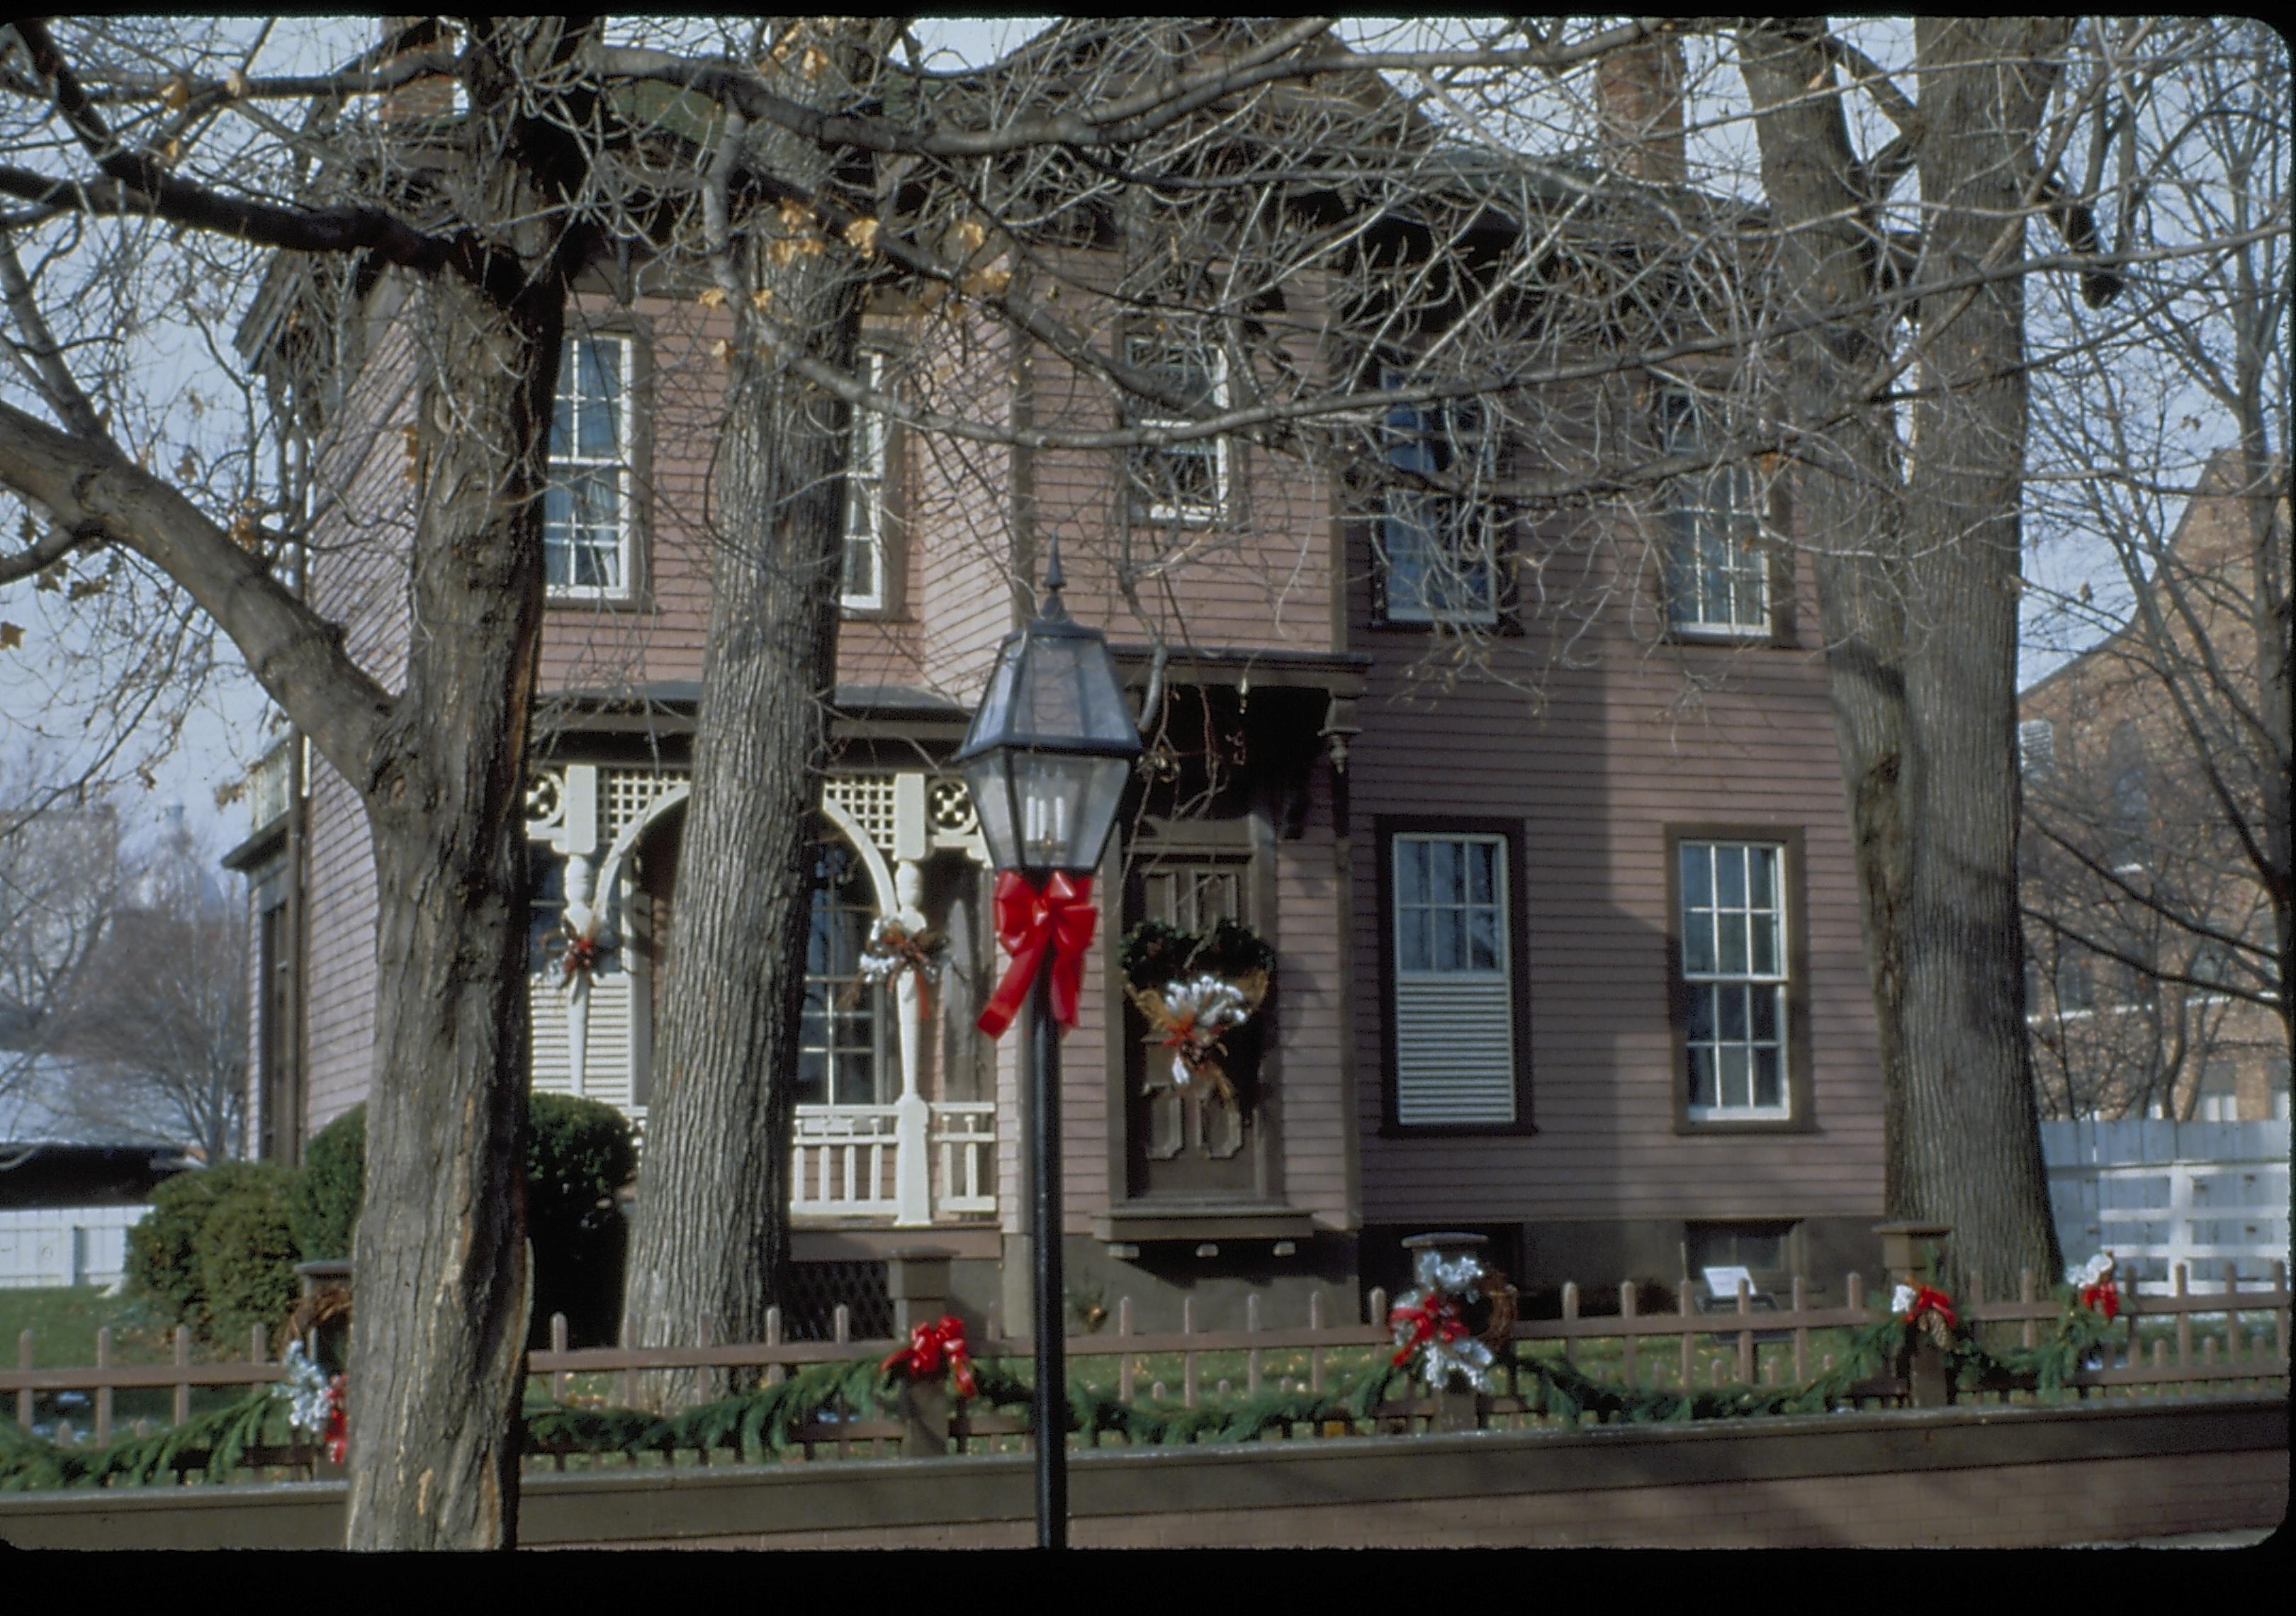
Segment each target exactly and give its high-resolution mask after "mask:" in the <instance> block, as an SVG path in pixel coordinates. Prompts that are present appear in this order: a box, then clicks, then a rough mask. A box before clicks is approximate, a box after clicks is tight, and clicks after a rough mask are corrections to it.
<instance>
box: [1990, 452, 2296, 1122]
mask: <svg viewBox="0 0 2296 1616" xmlns="http://www.w3.org/2000/svg"><path fill="white" fill-rule="evenodd" d="M2239 465H2240V463H2239V461H2238V460H2237V458H2236V457H2235V455H2233V454H2231V453H2230V452H2228V451H2227V452H2225V453H2220V454H2218V455H2216V456H2215V457H2214V458H2213V459H2211V460H2210V463H2209V464H2208V466H2207V467H2206V468H2205V470H2204V471H2203V472H2202V476H2201V478H2200V480H2199V482H2198V485H2197V486H2196V488H2194V493H2193V496H2192V497H2191V499H2190V500H2189V502H2188V503H2187V504H2186V506H2185V512H2184V515H2183V518H2182V520H2181V521H2179V522H2178V523H2177V528H2176V529H2175V531H2174V533H2173V534H2172V535H2171V536H2170V537H2169V540H2168V542H2167V544H2166V545H2165V546H2163V547H2162V550H2161V554H2159V555H2158V556H2156V557H2150V558H2147V559H2148V563H2149V569H2150V578H2151V581H2150V583H2149V584H2148V587H2147V590H2146V596H2145V598H2144V599H2143V600H2141V601H2140V602H2139V604H2138V607H2137V608H2136V610H2135V611H2132V615H2131V619H2130V620H2129V621H2128V623H2127V624H2125V625H2124V626H2123V627H2122V628H2120V629H2118V630H2117V631H2115V632H2114V633H2112V635H2110V636H2107V637H2106V638H2105V639H2103V641H2101V642H2100V643H2099V644H2096V645H2095V646H2093V647H2091V648H2090V649H2089V650H2087V651H2086V652H2082V653H2081V654H2080V655H2079V657H2077V658H2075V659H2074V660H2071V661H2070V662H2068V663H2066V664H2065V665H2064V666H2062V667H2061V668H2059V669H2056V670H2055V671H2054V672H2053V673H2051V674H2049V675H2048V676H2047V677H2045V678H2042V679H2040V680H2038V681H2037V682H2036V683H2035V684H2034V685H2032V686H2031V687H2030V688H2029V689H2028V690H2027V691H2025V693H2023V695H2022V696H2021V699H2020V702H2019V709H2018V710H2019V716H2020V718H2021V724H2020V730H2019V742H2020V750H2021V754H2022V766H2023V772H2024V790H2025V799H2026V808H2027V815H2026V824H2027V829H2026V835H2025V839H2024V844H2023V853H2022V862H2021V868H2022V872H2023V880H2024V885H2025V902H2026V908H2027V911H2028V914H2029V915H2030V917H2031V918H2030V921H2029V923H2028V927H2027V948H2028V954H2029V956H2030V964H2031V976H2030V982H2029V989H2028V1007H2029V1011H2030V1024H2031V1027H2032V1030H2033V1038H2034V1060H2035V1066H2036V1070H2037V1073H2038V1078H2039V1081H2040V1085H2041V1094H2042V1102H2043V1115H2045V1116H2050V1117H2088V1116H2101V1117H2104V1118H2113V1117H2120V1116H2124V1115H2127V1116H2147V1115H2149V1116H2155V1117H2169V1118H2176V1119H2197V1120H2207V1121H2235V1120H2257V1119H2261V1118H2267V1117H2281V1118H2285V1117H2286V1116H2287V1115H2288V1106H2289V1045H2288V1033H2287V1027H2286V1023H2285V1021H2284V1020H2283V1019H2282V1016H2281V1014H2280V1013H2279V1011H2278V1010H2277V1009H2276V1007H2275V1006H2274V1005H2273V1003H2272V996H2273V995H2274V994H2275V992H2276V991H2277V990H2278V988H2279V981H2278V977H2277V972H2276V963H2275V958H2274V954H2275V949H2276V942H2275V937H2274V920H2273V911H2272V906H2271V900H2270V897H2269V893H2268V891H2267V887H2266V885H2265V883H2264V882H2263V880H2262V879H2261V878H2260V877H2259V874H2258V871H2257V867H2256V864H2255V862H2254V860H2253V859H2252V858H2251V857H2249V856H2248V854H2247V851H2246V849H2245V848H2244V847H2243V838H2242V834H2241V833H2240V831H2239V830H2238V829H2237V828H2235V824H2233V822H2232V820H2231V818H2230V816H2228V815H2227V812H2226V798H2227V797H2229V798H2230V799H2231V800H2233V801H2234V802H2235V803H2236V804H2237V805H2238V807H2239V808H2240V811H2241V816H2242V818H2243V821H2244V822H2245V823H2246V824H2247V825H2248V826H2249V828H2250V833H2251V834H2257V835H2260V836H2262V837H2263V838H2264V839H2265V840H2266V841H2267V845H2268V842H2269V841H2270V839H2271V836H2272V833H2271V832H2270V830H2269V829H2268V826H2269V822H2270V814H2269V812H2268V810H2267V807H2266V801H2265V795H2264V793H2265V790H2266V789H2267V786H2268V783H2269V774H2270V771H2271V770H2272V769H2273V768H2274V767H2278V766H2277V765H2276V763H2275V761H2274V758H2273V755H2272V743H2271V742H2268V741H2267V742H2259V734H2258V733H2257V732H2256V731H2255V729H2254V728H2253V723H2254V718H2253V715H2255V714H2256V713H2257V712H2258V710H2259V707H2260V705H2261V704H2260V703H2259V701H2258V700H2257V698H2258V695H2259V692H2260V690H2261V689H2262V685H2263V681H2264V680H2265V679H2266V678H2268V677H2270V672H2269V669H2268V668H2260V667H2259V661H2260V660H2264V661H2268V660H2269V659H2268V656H2267V657H2266V658H2263V659H2259V643H2260V640H2261V643H2263V644H2266V645H2267V647H2268V645H2269V643H2270V642H2269V628H2268V625H2269V623H2270V621H2271V619H2272V617H2273V614H2274V611H2275V607H2274V605H2273V603H2274V601H2276V602H2277V607H2276V611H2277V614H2278V622H2279V627H2278V633H2279V635H2280V636H2286V634H2287V632H2288V628H2287V607H2288V580H2289V554H2288V542H2289V537H2288V536H2289V523H2288V496H2287V491H2286V475H2285V471H2286V469H2285V466H2284V464H2281V465H2276V466H2275V467H2274V468H2273V470H2272V472H2271V477H2270V483H2271V487H2270V488H2269V489H2268V490H2267V492H2266V493H2265V494H2264V495H2263V496H2261V497H2260V500H2259V501H2258V502H2257V503H2259V504H2260V506H2261V510H2262V512H2264V513H2268V514H2267V516H2266V519H2265V521H2263V522H2262V523H2261V524H2259V525H2260V528H2261V531H2260V532H2259V529H2258V527H2256V526H2251V497H2250V496H2244V495H2243V491H2242V489H2241V486H2240V474H2239ZM2259 611H2261V614H2262V615H2261V619H2259ZM2259 621H2261V623H2262V624H2263V625H2264V626H2265V627H2264V628H2261V629H2260V628H2259ZM2153 625H2157V627H2156V626H2153ZM2285 643H2286V642H2285V638H2284V637H2283V638H2282V640H2281V641H2280V644H2282V645H2283V646H2284V645H2285ZM2280 677H2282V678H2285V677H2286V676H2285V673H2284V672H2283V673H2282V675H2281V676H2280ZM2287 743H2288V737H2287V736H2286V735H2285V734H2282V735H2280V736H2279V737H2278V741H2277V745H2278V746H2280V747H2282V748H2284V747H2285V746H2286V745H2287ZM2279 756H2280V758H2281V759H2284V758H2285V752H2284V751H2282V752H2281V753H2280V754H2279ZM2287 834H2288V828H2287V824H2286V823H2285V821H2283V822H2282V823H2281V824H2280V826H2279V828H2278V832H2277V836H2278V838H2279V841H2280V842H2281V846H2280V848H2279V850H2278V854H2277V857H2278V858H2279V860H2280V861H2281V864H2282V867H2283V868H2285V867H2286V860H2287V857H2288V852H2287V848H2286V845H2285V841H2286V837H2287Z"/></svg>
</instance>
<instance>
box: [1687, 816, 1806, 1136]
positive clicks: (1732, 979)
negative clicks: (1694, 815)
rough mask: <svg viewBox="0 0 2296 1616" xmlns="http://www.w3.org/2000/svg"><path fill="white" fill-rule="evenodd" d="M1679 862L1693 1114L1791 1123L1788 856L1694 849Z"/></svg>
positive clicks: (1696, 845)
mask: <svg viewBox="0 0 2296 1616" xmlns="http://www.w3.org/2000/svg"><path fill="white" fill-rule="evenodd" d="M1677 856H1678V857H1679V858H1680V861H1681V862H1680V869H1679V872H1678V874H1679V877H1680V891H1681V898H1682V914H1681V916H1680V919H1681V923H1682V977H1683V987H1684V989H1685V1022H1684V1027H1683V1047H1684V1054H1685V1064H1686V1067H1687V1070H1686V1073H1685V1077H1686V1080H1687V1082H1688V1085H1689V1106H1688V1114H1689V1116H1690V1118H1691V1120H1693V1121H1697V1120H1740V1119H1743V1120H1757V1119H1765V1118H1784V1117H1787V1116H1789V1115H1790V1114H1791V1104H1790V1102H1789V1099H1788V1090H1787V1085H1786V1054H1787V1051H1786V1029H1787V1002H1786V996H1787V988H1788V965H1787V959H1786V883H1785V849H1784V846H1783V845H1781V844H1778V843H1775V842H1760V841H1683V842H1681V843H1680V844H1679V846H1678V848H1677Z"/></svg>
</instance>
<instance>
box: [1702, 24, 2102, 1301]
mask: <svg viewBox="0 0 2296 1616" xmlns="http://www.w3.org/2000/svg"><path fill="white" fill-rule="evenodd" d="M2059 26H2060V25H2057V24H2054V23H2053V24H2047V25H2035V24H2032V23H2030V22H2027V21H1990V22H1981V23H1974V24H1971V23H1950V24H1948V23H1926V22H1925V23H1923V25H1922V31H1921V34H1920V40H1919V49H1920V56H1921V62H1922V66H1923V85H1924V93H1923V97H1922V103H1921V107H1920V118H1921V122H1922V134H1921V152H1920V157H1921V176H1922V189H1923V217H1924V226H1925V241H1926V244H1927V252H1926V255H1925V258H1924V273H1925V275H1927V276H1929V277H1933V278H1939V279H1941V278H1944V277H1946V276H1948V275H1956V274H1966V273H1968V272H1969V271H1971V270H1972V269H1974V268H1975V267H1978V265H1979V264H1980V262H1982V261H1985V260H1987V259H1993V260H1995V261H2000V260H2002V259H2003V258H2005V257H2006V258H2013V257H2014V256H2015V253H2016V250H2017V248H2018V247H2019V246H2020V245H2021V242H2022V230H2021V226H2019V227H2017V229H2016V230H2015V232H2014V239H2013V240H2012V241H2009V242H2004V240H2003V232H2004V228H2005V221H2008V220H2013V219H2015V218H2017V217H2020V216H2021V214H2022V213H2024V212H2026V211H2028V210H2029V204H2030V199H2029V198H2028V197H2027V196H2026V195H2025V193H2024V188H2025V186H2026V185H2027V183H2028V182H2029V181H2030V174H2031V168H2032V163H2031V147H2032V143H2033V138H2034V131H2035V128H2036V126H2037V124H2038V118H2039V114H2040V111H2041V106H2042V102H2043V99H2044V96H2045V94H2046V87H2047V82H2048V74H2049V72H2050V69H2049V68H2048V67H2047V66H2046V63H2045V62H2043V61H2042V60H2041V59H2042V58H2044V57H2045V56H2046V53H2047V52H2048V50H2049V49H2051V48H2053V45H2054V41H2053V40H2052V39H2051V38H2046V37H2043V35H2044V34H2046V33H2047V31H2048V30H2049V29H2057V28H2058V27H2059ZM2054 39H2055V40H2061V39H2062V33H2058V34H2056V35H2055V36H2054ZM1741 55H1742V62H1743V72H1744V76H1745V79H1746V83H1747V87H1748V90H1749V93H1750V94H1751V97H1752V101H1753V104H1754V107H1755V111H1756V117H1755V127H1756V132H1757V135H1758V139H1759V144H1760V149H1761V163H1762V175H1763V182H1764V186H1765V189H1766V191H1767V194H1768V196H1769V199H1770V204H1771V208H1772V210H1773V215H1774V218H1773V223H1774V226H1775V233H1776V240H1777V242H1778V258H1777V269H1778V275H1777V281H1776V285H1777V288H1778V294H1777V295H1778V296H1779V299H1780V301H1781V304H1782V307H1781V308H1779V309H1778V311H1777V312H1778V313H1780V314H1781V315H1785V316H1805V315H1821V314H1823V315H1825V318H1824V319H1823V320H1822V321H1820V322H1819V323H1817V324H1813V325H1810V326H1809V327H1808V329H1807V330H1806V331H1804V332H1800V333H1797V334H1794V335H1792V336H1789V337H1787V338H1785V339H1784V340H1783V341H1781V343H1780V344H1779V353H1778V365H1777V370H1778V373H1780V374H1781V375H1782V377H1783V378H1784V403H1785V407H1786V410H1787V412H1788V414H1789V416H1790V419H1791V421H1792V424H1793V425H1795V426H1796V427H1798V428H1800V429H1801V430H1803V431H1806V432H1808V434H1809V437H1808V439H1807V440H1806V441H1807V442H1808V448H1807V449H1806V451H1805V453H1804V455H1803V457H1802V461H1801V464H1800V468H1799V472H1800V474H1799V476H1798V478H1797V481H1796V499H1797V504H1798V505H1799V507H1800V509H1799V514H1800V519H1801V524H1802V528H1803V531H1804V535H1805V537H1806V538H1807V540H1808V543H1809V544H1810V546H1811V547H1812V549H1813V551H1814V552H1815V557H1816V561H1815V570H1816V581H1817V586H1818V597H1819V609H1820V612H1821V615H1822V617H1823V619H1824V622H1825V632H1826V638H1827V644H1828V670H1829V689H1830V693H1831V698H1832V703H1833V713H1834V719H1835V728H1836V733H1837V737H1838V741H1839V746H1840V751H1841V764H1842V775H1843V780H1844V784H1845V787H1846V791H1847V799H1848V808H1849V821H1850V829H1851V833H1852V837H1853V840H1854V844H1855V849H1856V857H1857V871H1858V876H1859V901H1860V906H1861V911H1862V917H1863V920H1864V923H1865V926H1864V929H1865V939H1866V964H1867V969H1868V972H1869V974H1870V977H1871V980H1872V983H1873V990H1874V1012H1875V1019H1876V1022H1877V1025H1878V1029H1879V1034H1880V1046H1881V1049H1880V1053H1881V1059H1882V1090H1883V1103H1884V1112H1883V1115H1884V1131H1885V1161H1886V1167H1885V1173H1884V1185H1883V1203H1884V1207H1885V1210H1887V1212H1888V1214H1889V1215H1890V1217H1892V1218H1919V1219H1923V1220H1934V1221H1938V1222H1943V1223H1948V1224H1951V1225H1952V1226H1954V1229H1955V1237H1954V1240H1953V1243H1952V1246H1951V1248H1950V1249H1951V1251H1952V1253H1953V1258H1954V1263H1955V1266H1956V1268H1957V1269H1958V1270H1959V1271H1960V1273H1961V1274H1966V1273H1969V1272H1980V1273H1981V1274H1982V1275H1983V1276H1984V1278H1985V1280H1986V1282H1987V1284H1988V1285H1989V1288H1991V1289H1992V1290H1993V1292H1994V1293H1995V1294H1997V1295H1999V1294H2008V1293H2011V1292H2012V1290H2013V1287H2014V1286H2015V1284H2016V1283H2017V1276H2018V1274H2019V1271H2020V1270H2021V1269H2028V1268H2030V1269H2033V1270H2036V1271H2038V1272H2040V1273H2043V1274H2048V1275H2053V1274H2054V1272H2055V1271H2056V1268H2057V1267H2058V1252H2057V1249H2056V1237H2055V1230H2054V1223H2053V1221H2052V1219H2051V1217H2050V1212H2049V1201H2048V1187H2047V1180H2046V1175H2045V1173H2044V1170H2043V1167H2042V1162H2041V1153H2040V1136H2039V1128H2038V1109H2037V1105H2036V1100H2035V1095H2034V1090H2033V1081H2032V1074H2031V1070H2030V1062H2029V1055H2028V1051H2027V1045H2026V1038H2025V1025H2024V1012H2023V1006H2024V977H2023V947H2022V937H2021V928H2020V924H2019V915H2018V907H2017V882H2016V874H2017V868H2016V824H2017V811H2018V796H2017V792H2018V780H2017V775H2016V771H2015V767H2014V757H2015V744H2014V742H2015V723H2016V706H2015V692H2016V632H2015V630H2016V602H2017V590H2018V578H2019V566H2020V553H2019V541H2018V511H2019V504H2020V497H2021V477H2022V472H2023V454H2024V443H2025V388H2024V382H2023V380H2022V373H2021V369H2020V366H2021V364H2022V360H2023V311H2022V301H2021V293H2020V290H2019V287H2018V285H2017V283H2016V282H2015V281H2014V280H2010V279H2004V280H2001V281H1997V282H1993V283H1989V284H1986V285H1983V286H1980V288H1978V289H1977V290H1976V291H1974V292H1973V293H1971V294H1968V295H1966V296H1936V297H1933V298H1931V299H1930V300H1929V302H1928V303H1927V304H1925V305H1923V306H1922V307H1921V308H1920V318H1921V324H1919V326H1918V334H1919V339H1920V340H1921V341H1922V342H1923V344H1924V345H1925V348H1924V355H1923V372H1922V377H1921V379H1922V381H1923V382H1925V383H1927V384H1928V386H1929V387H1930V388H1931V389H1932V391H1931V392H1930V393H1928V394H1927V395H1925V396H1924V398H1923V400H1922V401H1921V402H1920V403H1919V404H1917V405H1916V406H1915V444H1916V445H1917V446H1918V447H1917V452H1916V453H1915V456H1914V459H1913V463H1911V465H1910V466H1906V467H1903V468H1901V466H1900V463H1899V456H1898V449H1897V446H1896V443H1895V439H1894V436H1893V434H1892V432H1891V431H1890V423H1889V418H1888V415H1887V414H1886V409H1885V406H1882V405H1881V404H1878V403H1876V402H1875V401H1874V398H1873V397H1872V395H1873V392H1874V389H1875V387H1876V386H1877V385H1878V384H1880V383H1881V382H1882V381H1883V380H1884V379H1885V378H1886V376H1887V373H1888V368H1889V366H1888V358H1889V354H1890V347H1889V340H1888V324H1887V322H1888V320H1889V318H1890V315H1889V314H1888V313H1887V312H1886V311H1885V312H1884V313H1883V314H1882V316H1880V317H1878V318H1875V319H1870V320H1862V321H1861V320H1860V319H1858V318H1855V317H1851V318H1845V317H1843V316H1841V315H1840V314H1838V313H1833V312H1832V311H1837V310H1841V309H1847V308H1856V307H1857V306H1858V305H1859V304H1861V303H1862V302H1864V301H1865V299H1867V298H1868V297H1869V296H1871V295H1872V293H1873V291H1874V289H1875V274H1874V267H1875V266H1876V265H1877V264H1879V263H1880V262H1881V261H1882V256H1883V243H1882V239H1881V237H1880V234H1879V233H1878V231H1877V229H1876V228H1875V227H1874V226H1873V225H1872V223H1871V222H1870V221H1871V219H1872V217H1873V215H1874V200H1875V199H1873V198H1869V197H1868V196H1867V195H1866V194H1865V193H1864V191H1863V189H1862V176H1861V174H1860V171H1859V169H1858V166H1857V161H1856V160H1855V157H1854V154H1853V152H1852V148H1851V146H1850V144H1849V130H1848V126H1847V122H1846V119H1845V118H1844V115H1843V112H1842V109H1841V99H1840V96H1839V95H1838V94H1817V95H1813V94H1810V92H1811V90H1812V89H1813V88H1815V87H1817V86H1827V85H1831V84H1833V67H1832V65H1831V63H1830V62H1828V61H1827V59H1826V57H1825V52H1824V50H1823V49H1822V47H1821V45H1820V44H1819V40H1818V34H1817V30H1816V29H1815V28H1808V29H1793V28H1790V27H1787V26H1783V25H1781V26H1775V27H1770V28H1764V29H1753V30H1749V31H1748V32H1747V33H1745V34H1744V35H1743V36H1742V38H1741ZM1913 295H1915V296H1918V287H1916V288H1915V291H1914V294H1913ZM1899 385H1903V382H1902V381H1901V382H1900V383H1899Z"/></svg>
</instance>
